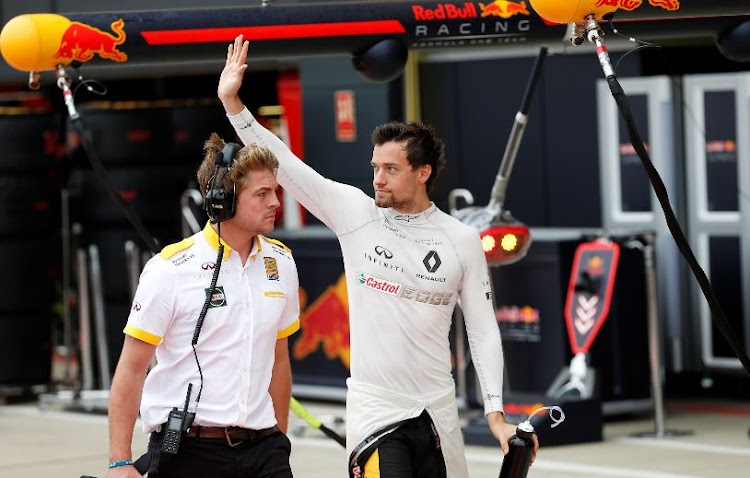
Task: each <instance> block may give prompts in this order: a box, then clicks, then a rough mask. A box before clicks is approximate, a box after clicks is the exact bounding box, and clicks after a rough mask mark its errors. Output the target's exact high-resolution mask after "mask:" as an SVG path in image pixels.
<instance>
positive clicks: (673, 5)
mask: <svg viewBox="0 0 750 478" xmlns="http://www.w3.org/2000/svg"><path fill="white" fill-rule="evenodd" d="M648 3H649V4H650V5H651V6H652V7H659V8H663V9H664V10H669V11H670V12H672V11H674V10H679V9H680V1H679V0H648Z"/></svg>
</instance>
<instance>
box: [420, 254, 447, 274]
mask: <svg viewBox="0 0 750 478" xmlns="http://www.w3.org/2000/svg"><path fill="white" fill-rule="evenodd" d="M422 264H424V266H425V267H426V268H427V272H429V273H433V272H435V271H436V270H438V268H439V267H440V264H442V261H441V260H440V256H439V255H438V253H437V252H435V251H430V252H428V253H427V255H426V256H424V259H423V260H422Z"/></svg>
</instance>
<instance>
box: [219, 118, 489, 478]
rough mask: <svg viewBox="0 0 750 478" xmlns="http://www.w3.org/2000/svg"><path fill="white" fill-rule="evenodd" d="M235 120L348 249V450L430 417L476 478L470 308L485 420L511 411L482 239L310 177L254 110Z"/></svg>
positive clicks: (448, 453)
mask: <svg viewBox="0 0 750 478" xmlns="http://www.w3.org/2000/svg"><path fill="white" fill-rule="evenodd" d="M229 119H230V122H231V123H232V125H233V126H234V127H235V130H236V131H237V133H238V135H239V136H240V138H241V139H242V141H243V142H244V143H245V144H251V143H258V144H260V145H262V146H266V147H268V148H270V149H271V150H272V151H273V152H274V154H275V155H276V156H277V158H278V159H279V163H280V167H279V171H278V174H277V178H278V181H279V184H280V185H281V186H282V187H284V189H285V190H286V191H287V192H288V193H290V194H291V195H292V196H293V197H294V198H295V199H296V200H297V201H299V202H300V203H301V204H302V205H303V206H304V207H305V208H307V209H308V210H309V211H310V212H311V213H312V214H314V215H315V216H316V217H317V218H318V219H320V220H321V221H322V222H323V223H324V224H325V225H326V226H328V227H329V228H330V229H331V230H333V232H334V233H335V234H336V236H337V238H338V240H339V243H340V245H341V250H342V253H343V257H344V271H345V273H346V285H347V290H348V298H349V322H350V346H351V366H350V373H351V378H350V379H349V382H348V384H349V393H348V396H347V420H346V421H347V433H346V434H347V450H348V451H349V452H351V451H352V449H353V448H354V447H356V446H357V444H359V443H360V442H361V441H362V440H364V439H365V438H366V437H368V436H369V435H371V434H372V433H373V432H375V431H377V430H379V429H380V428H382V427H383V426H385V425H388V424H389V423H392V422H393V421H399V420H401V419H404V418H410V417H417V416H419V415H420V414H421V412H422V411H423V410H425V409H426V410H427V411H428V413H429V414H430V416H431V417H432V419H433V421H434V423H435V425H436V426H437V428H438V431H439V434H440V441H441V443H443V454H444V458H445V461H446V467H447V476H449V477H451V478H461V477H466V476H467V467H466V461H465V458H464V450H463V439H462V435H461V429H460V427H459V426H458V416H457V409H456V403H455V384H454V381H453V376H452V374H451V353H450V343H449V333H450V328H451V322H452V319H453V309H454V307H455V306H456V302H457V300H458V299H459V297H460V300H461V307H462V309H463V313H464V317H465V323H466V330H467V338H468V342H469V346H470V348H471V353H472V359H473V363H474V367H475V369H476V372H477V375H478V378H479V383H480V386H481V389H482V395H483V401H484V409H485V413H490V412H494V411H502V386H503V383H502V370H503V355H502V344H501V341H500V332H499V329H498V327H497V322H496V320H495V314H494V308H493V306H492V295H491V286H490V278H489V271H488V268H487V262H486V259H485V256H484V252H483V250H482V246H481V243H480V240H479V234H478V233H477V231H476V230H475V229H473V228H471V227H469V226H467V225H465V224H463V223H461V222H460V221H458V220H457V219H455V218H453V217H451V216H450V215H448V214H446V213H444V212H442V211H440V210H439V209H438V208H437V207H436V206H435V205H434V204H431V205H430V207H429V208H427V209H426V210H425V211H422V212H421V213H419V214H401V213H399V212H398V211H396V210H394V209H392V208H380V207H378V206H376V205H375V201H374V200H373V199H372V198H371V197H369V196H367V195H366V194H365V193H364V192H362V191H361V190H359V189H357V188H355V187H352V186H349V185H346V184H342V183H338V182H335V181H331V180H329V179H326V178H324V177H323V176H321V175H320V174H318V173H317V172H316V171H314V170H313V169H312V168H310V167H309V166H307V165H306V164H305V163H304V162H302V161H301V160H299V158H297V157H296V156H294V154H292V152H291V151H289V149H288V148H287V147H286V145H284V143H283V142H282V141H281V140H280V139H279V138H277V137H276V136H275V135H274V134H273V133H271V132H270V131H268V130H266V129H265V128H263V127H262V126H261V125H260V124H258V122H257V121H255V118H253V116H252V115H251V114H250V112H249V111H247V109H245V110H243V111H242V112H241V113H239V114H237V115H234V116H230V117H229ZM360 160H364V159H360ZM302 327H303V328H304V324H302Z"/></svg>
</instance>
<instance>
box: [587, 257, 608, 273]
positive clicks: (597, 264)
mask: <svg viewBox="0 0 750 478" xmlns="http://www.w3.org/2000/svg"><path fill="white" fill-rule="evenodd" d="M586 272H588V274H589V275H590V276H592V277H599V276H601V275H603V274H604V259H602V258H601V257H599V256H594V257H592V258H591V259H589V260H588V261H586Z"/></svg>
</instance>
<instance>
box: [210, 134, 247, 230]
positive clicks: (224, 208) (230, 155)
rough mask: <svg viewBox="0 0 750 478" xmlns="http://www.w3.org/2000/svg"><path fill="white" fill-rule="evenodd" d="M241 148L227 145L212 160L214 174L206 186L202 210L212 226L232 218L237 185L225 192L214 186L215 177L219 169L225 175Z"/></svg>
mask: <svg viewBox="0 0 750 478" xmlns="http://www.w3.org/2000/svg"><path fill="white" fill-rule="evenodd" d="M241 148H242V146H240V145H239V144H237V143H227V144H226V145H225V146H224V149H222V150H221V151H220V152H218V153H216V157H215V159H214V174H213V175H212V176H211V179H209V181H208V184H207V185H206V199H205V201H203V209H204V210H205V211H206V213H207V214H208V218H209V219H210V220H211V222H212V223H213V224H216V223H218V222H222V221H226V220H227V219H230V218H232V217H233V216H234V213H235V209H236V205H237V204H236V200H237V185H236V184H234V183H232V190H231V191H227V190H226V189H224V187H222V186H216V176H217V175H218V174H219V168H222V167H223V168H226V171H225V172H224V174H225V175H226V174H227V173H228V172H229V171H230V170H231V169H232V164H233V163H234V155H235V154H237V151H239V150H240V149H241Z"/></svg>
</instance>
